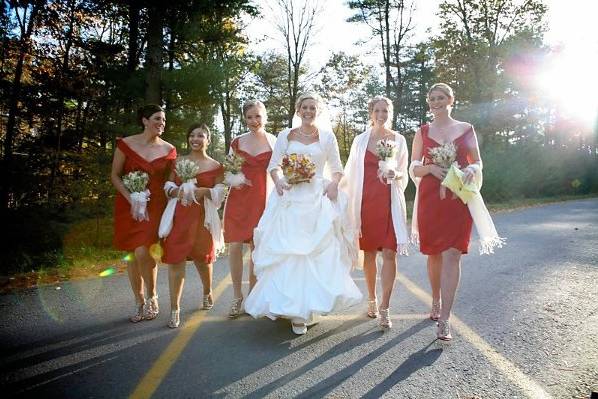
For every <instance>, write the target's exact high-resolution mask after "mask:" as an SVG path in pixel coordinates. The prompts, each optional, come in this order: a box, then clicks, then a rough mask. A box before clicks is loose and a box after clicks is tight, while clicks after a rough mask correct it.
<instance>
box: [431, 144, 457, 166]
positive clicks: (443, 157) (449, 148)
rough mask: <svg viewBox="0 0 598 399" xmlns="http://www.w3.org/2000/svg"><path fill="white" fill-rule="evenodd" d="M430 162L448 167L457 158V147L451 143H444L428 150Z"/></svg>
mask: <svg viewBox="0 0 598 399" xmlns="http://www.w3.org/2000/svg"><path fill="white" fill-rule="evenodd" d="M428 154H430V158H432V162H434V163H435V164H436V165H438V166H440V167H441V168H445V169H448V168H450V167H451V165H452V164H453V163H454V162H455V160H456V159H457V147H456V146H455V144H453V143H446V144H443V145H441V146H438V147H434V148H430V149H429V150H428Z"/></svg>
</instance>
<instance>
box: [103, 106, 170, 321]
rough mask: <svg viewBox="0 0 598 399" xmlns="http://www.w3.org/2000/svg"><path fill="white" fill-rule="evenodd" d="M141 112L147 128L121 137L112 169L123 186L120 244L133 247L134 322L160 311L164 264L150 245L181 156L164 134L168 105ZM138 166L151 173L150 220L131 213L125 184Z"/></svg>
mask: <svg viewBox="0 0 598 399" xmlns="http://www.w3.org/2000/svg"><path fill="white" fill-rule="evenodd" d="M138 117H139V122H140V123H141V125H142V127H143V132H142V133H140V134H136V135H133V136H129V137H126V138H123V139H118V140H117V142H116V150H115V152H114V159H113V161H112V172H111V174H110V178H111V180H112V184H113V185H114V187H115V188H116V190H117V193H116V200H115V204H114V246H115V247H116V248H118V249H120V250H123V251H130V252H132V253H133V254H132V255H133V256H132V257H131V258H132V259H131V260H129V261H128V267H127V272H128V275H129V281H130V282H131V288H132V289H133V294H134V295H135V300H136V306H135V314H134V315H133V316H132V317H131V318H130V320H131V321H132V322H133V323H136V322H138V321H141V320H143V319H146V320H152V319H155V318H156V316H157V315H158V311H159V308H158V296H157V294H156V279H157V272H158V268H157V265H156V261H155V260H154V259H153V258H152V256H150V252H149V248H150V246H151V245H152V244H155V243H157V242H158V226H159V225H160V216H161V215H162V211H163V210H164V207H165V206H166V196H165V195H164V191H163V189H162V187H163V186H164V182H165V181H166V179H167V178H168V175H169V174H170V170H171V169H172V164H173V162H174V160H175V158H176V149H175V148H174V146H172V145H171V144H169V143H167V142H166V141H164V140H162V139H161V138H160V135H161V134H162V133H163V132H164V126H165V124H166V118H165V115H164V111H163V110H162V108H160V107H159V106H157V105H146V106H144V107H142V108H141V109H140V110H139V115H138ZM133 171H143V172H145V173H147V174H148V175H149V183H148V186H147V188H148V190H149V192H150V197H149V202H148V203H147V216H148V218H147V219H148V220H141V221H138V220H136V219H134V218H133V216H132V215H131V204H132V199H131V193H130V192H129V191H128V190H127V188H126V187H125V185H124V183H123V180H122V176H123V175H126V174H127V173H129V172H133ZM144 286H145V289H146V290H147V297H148V298H147V300H146V296H145V294H144Z"/></svg>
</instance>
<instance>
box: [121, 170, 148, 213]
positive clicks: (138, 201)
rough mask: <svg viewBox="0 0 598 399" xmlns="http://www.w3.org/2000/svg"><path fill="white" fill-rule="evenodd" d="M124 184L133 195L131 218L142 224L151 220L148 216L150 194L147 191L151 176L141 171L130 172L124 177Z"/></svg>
mask: <svg viewBox="0 0 598 399" xmlns="http://www.w3.org/2000/svg"><path fill="white" fill-rule="evenodd" d="M122 180H123V184H124V185H125V187H126V188H127V190H129V192H130V193H131V216H133V219H135V220H137V221H138V222H141V221H143V220H149V216H148V214H147V202H148V201H149V196H150V192H149V190H148V189H147V184H148V183H149V175H148V174H147V173H145V172H142V171H140V170H135V171H133V172H129V173H127V174H126V175H124V176H123V177H122Z"/></svg>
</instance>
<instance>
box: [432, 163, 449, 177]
mask: <svg viewBox="0 0 598 399" xmlns="http://www.w3.org/2000/svg"><path fill="white" fill-rule="evenodd" d="M427 166H428V173H430V174H431V175H432V176H434V177H435V178H437V179H438V180H440V181H442V180H444V178H445V177H446V173H447V172H448V169H445V168H441V167H440V166H438V165H435V164H433V163H431V164H429V165H427Z"/></svg>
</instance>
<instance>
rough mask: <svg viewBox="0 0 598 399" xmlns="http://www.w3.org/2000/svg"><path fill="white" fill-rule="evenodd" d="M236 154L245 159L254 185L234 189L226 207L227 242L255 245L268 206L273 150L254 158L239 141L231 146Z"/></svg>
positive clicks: (236, 140)
mask: <svg viewBox="0 0 598 399" xmlns="http://www.w3.org/2000/svg"><path fill="white" fill-rule="evenodd" d="M231 147H232V149H233V151H234V152H235V153H237V154H238V155H240V156H242V157H243V158H244V159H245V162H243V166H242V167H241V170H242V172H243V174H244V175H245V177H246V178H247V180H249V181H250V183H251V185H242V186H241V187H238V188H231V189H230V191H229V193H228V198H227V200H226V205H225V206H224V242H251V241H252V240H253V229H255V227H256V226H257V223H258V222H259V220H260V217H261V216H262V213H264V208H265V206H266V183H267V181H266V180H267V172H266V168H267V167H268V163H269V162H270V158H271V156H272V151H271V150H270V151H266V152H262V153H260V154H257V155H255V156H254V155H251V154H249V153H248V152H245V151H243V150H241V149H240V148H239V140H238V139H235V140H233V142H232V143H231Z"/></svg>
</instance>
